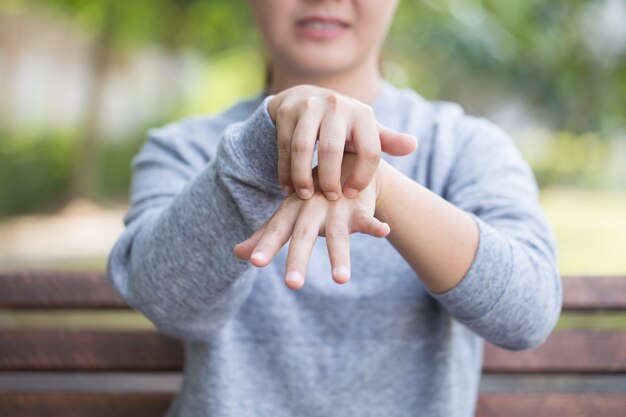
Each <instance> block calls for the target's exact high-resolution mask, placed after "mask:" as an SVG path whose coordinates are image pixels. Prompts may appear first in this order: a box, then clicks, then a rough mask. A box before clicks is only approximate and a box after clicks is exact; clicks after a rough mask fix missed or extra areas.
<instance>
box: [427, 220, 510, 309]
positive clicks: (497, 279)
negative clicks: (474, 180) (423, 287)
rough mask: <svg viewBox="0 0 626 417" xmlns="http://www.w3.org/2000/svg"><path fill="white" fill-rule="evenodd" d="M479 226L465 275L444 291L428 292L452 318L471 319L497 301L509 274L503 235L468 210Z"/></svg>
mask: <svg viewBox="0 0 626 417" xmlns="http://www.w3.org/2000/svg"><path fill="white" fill-rule="evenodd" d="M470 215H471V216H472V217H473V218H474V221H476V224H477V225H478V229H479V236H480V237H479V242H478V249H477V251H476V256H475V258H474V261H473V262H472V265H471V267H470V269H469V270H468V271H467V274H465V277H463V279H462V280H461V282H460V283H459V284H458V285H457V286H456V287H454V288H452V289H451V290H449V291H446V292H445V293H439V294H437V293H432V292H431V295H432V296H433V297H434V298H435V299H436V300H438V301H439V302H440V303H441V304H442V305H443V306H444V307H445V308H446V309H447V310H448V311H449V312H450V314H452V315H453V316H454V317H457V318H459V319H464V320H475V319H478V318H480V317H482V316H484V315H485V314H487V313H488V312H489V311H490V310H491V309H493V308H494V306H495V305H496V304H497V303H498V301H499V300H500V298H501V297H502V296H503V294H504V292H505V291H506V288H507V286H508V284H509V281H510V279H511V275H512V272H513V271H512V268H513V262H512V256H513V255H512V248H511V245H510V243H509V242H507V241H506V239H505V237H504V236H502V234H501V233H499V232H498V231H497V230H495V229H494V228H493V227H491V226H489V225H488V224H487V223H485V222H484V221H483V220H481V219H480V218H478V217H477V216H475V215H473V214H471V213H470Z"/></svg>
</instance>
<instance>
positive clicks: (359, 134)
mask: <svg viewBox="0 0 626 417" xmlns="http://www.w3.org/2000/svg"><path fill="white" fill-rule="evenodd" d="M352 135H353V138H352V143H353V146H354V149H355V151H356V162H355V164H354V167H353V168H352V172H350V175H349V176H348V179H347V180H346V182H345V184H344V186H343V192H344V194H345V196H346V197H348V198H354V197H356V195H357V194H358V193H359V192H361V191H363V190H364V189H365V188H366V187H367V186H368V185H369V183H370V181H371V180H372V177H373V176H374V173H375V172H376V168H378V163H379V162H380V150H381V148H380V137H379V135H378V129H377V126H376V122H375V121H374V120H373V119H371V118H368V117H362V118H361V119H360V120H355V121H354V123H353V126H352Z"/></svg>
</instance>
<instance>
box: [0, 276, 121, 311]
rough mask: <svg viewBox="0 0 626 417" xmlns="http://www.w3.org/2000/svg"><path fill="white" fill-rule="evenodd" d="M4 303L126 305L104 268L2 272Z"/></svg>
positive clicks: (7, 305)
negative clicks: (112, 285)
mask: <svg viewBox="0 0 626 417" xmlns="http://www.w3.org/2000/svg"><path fill="white" fill-rule="evenodd" d="M0 307H4V308H63V309H68V308H123V309H127V308H128V306H127V305H126V303H125V302H124V301H123V300H122V299H121V298H120V297H119V296H118V295H117V293H116V292H115V290H113V288H112V287H111V285H109V282H108V280H107V278H106V276H105V275H104V274H103V273H100V272H65V271H59V272H55V271H46V272H16V273H8V272H4V273H2V272H0Z"/></svg>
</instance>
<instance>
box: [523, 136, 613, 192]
mask: <svg viewBox="0 0 626 417" xmlns="http://www.w3.org/2000/svg"><path fill="white" fill-rule="evenodd" d="M543 142H544V143H543V144H542V146H543V147H545V149H544V150H543V151H542V152H540V153H538V155H537V156H533V155H532V154H533V152H532V150H530V149H526V158H527V159H528V160H529V162H530V164H531V166H532V168H533V171H534V173H535V176H536V178H537V182H538V183H539V186H540V187H545V186H547V185H570V186H572V185H578V186H586V187H601V186H602V184H604V183H605V179H606V178H605V174H606V171H605V168H606V166H607V161H608V160H609V156H610V152H611V148H610V143H607V142H606V141H605V140H602V138H601V137H599V136H598V135H594V134H584V135H577V134H574V133H571V132H559V133H555V134H554V135H553V136H552V137H550V138H544V139H543ZM531 146H532V143H531ZM524 150H525V149H524V148H522V151H524Z"/></svg>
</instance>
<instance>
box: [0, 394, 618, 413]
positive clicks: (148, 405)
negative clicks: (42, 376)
mask: <svg viewBox="0 0 626 417" xmlns="http://www.w3.org/2000/svg"><path fill="white" fill-rule="evenodd" d="M171 401H172V395H171V394H165V393H158V394H145V393H141V394H132V393H131V394H128V393H124V394H120V393H114V392H109V393H101V394H91V393H89V394H87V393H80V394H76V393H37V394H33V393H2V394H0V410H2V411H3V413H6V414H5V415H7V416H9V415H10V416H13V417H27V416H28V417H32V416H44V415H62V416H64V417H84V416H89V417H100V416H102V417H110V416H116V417H126V416H128V417H136V416H143V417H156V416H159V417H162V416H163V415H164V414H165V412H166V410H167V408H168V407H169V404H170V403H171ZM477 408H478V410H477V413H476V416H477V417H503V416H507V417H528V416H533V417H554V416H568V417H588V416H594V417H618V416H623V415H624V410H626V397H625V396H623V395H601V394H547V395H545V394H486V395H481V396H480V398H479V400H478V407H477Z"/></svg>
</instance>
